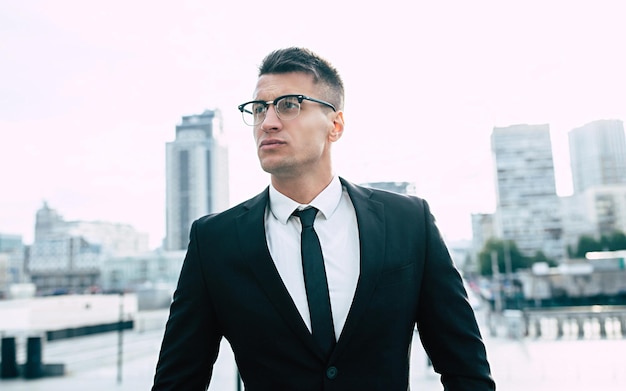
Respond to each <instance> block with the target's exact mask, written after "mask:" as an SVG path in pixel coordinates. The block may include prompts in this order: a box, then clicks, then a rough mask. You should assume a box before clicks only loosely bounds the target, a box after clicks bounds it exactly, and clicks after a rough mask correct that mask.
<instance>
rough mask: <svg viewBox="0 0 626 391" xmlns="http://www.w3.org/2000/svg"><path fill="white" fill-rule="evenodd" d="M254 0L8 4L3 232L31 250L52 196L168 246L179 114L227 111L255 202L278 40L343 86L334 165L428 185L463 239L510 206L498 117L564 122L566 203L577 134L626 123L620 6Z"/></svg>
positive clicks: (560, 143) (559, 130) (2, 93)
mask: <svg viewBox="0 0 626 391" xmlns="http://www.w3.org/2000/svg"><path fill="white" fill-rule="evenodd" d="M504 3H506V4H504ZM253 4H255V3H247V2H246V1H244V2H243V3H242V2H238V3H236V4H227V3H224V4H211V5H207V4H205V3H203V2H201V1H188V2H186V3H184V4H182V5H178V4H168V5H163V4H153V3H150V2H142V1H139V2H133V3H132V4H127V3H125V2H120V1H112V2H110V3H107V6H106V8H104V9H101V10H99V11H98V12H94V11H93V10H92V8H91V7H90V6H89V5H87V4H83V3H82V2H79V1H68V0H65V1H60V2H55V3H54V4H51V3H46V2H43V1H41V2H37V1H34V2H28V3H23V2H17V1H9V2H4V3H3V4H2V5H0V45H1V46H2V48H3V51H5V52H6V53H9V54H10V55H9V56H7V58H6V59H5V60H4V61H3V63H2V65H0V67H1V69H2V70H3V72H2V73H1V75H0V84H2V85H3V88H2V89H1V90H0V102H2V105H0V132H1V134H2V136H3V137H2V139H1V140H2V141H1V142H0V170H1V177H2V178H3V185H2V191H1V192H0V232H3V233H13V234H20V235H22V236H23V237H24V240H25V242H27V243H29V242H31V241H32V237H33V234H34V220H35V213H36V211H37V209H38V208H39V207H40V206H41V204H42V203H43V201H44V200H47V201H48V202H49V204H50V205H51V206H52V207H54V208H55V209H57V210H58V211H59V212H60V213H62V214H63V215H64V216H65V217H66V218H67V219H69V220H86V221H92V220H103V221H111V222H122V223H128V224H131V225H132V226H133V227H135V228H136V229H137V230H138V231H141V232H148V233H149V234H150V240H151V245H152V246H155V245H158V244H160V242H161V240H162V239H163V237H164V236H165V145H166V143H167V142H170V141H173V140H174V135H175V127H176V125H177V124H178V122H179V119H180V117H181V116H185V115H190V114H193V113H200V112H203V111H204V110H205V109H215V108H217V109H219V110H221V111H222V113H223V115H224V130H225V132H226V135H227V137H228V141H229V156H230V162H229V165H230V175H229V176H230V178H231V182H230V193H231V197H230V198H231V204H232V205H234V204H236V203H238V202H240V201H243V200H245V199H246V198H248V197H250V196H253V195H255V194H257V193H258V192H260V191H261V190H262V189H263V188H264V187H265V186H266V185H267V183H268V177H267V175H266V174H265V173H263V172H262V171H261V169H260V168H259V166H258V163H257V160H256V155H255V151H254V145H253V141H252V135H251V131H250V129H249V128H248V127H246V126H245V125H244V124H243V123H242V121H241V119H240V117H239V112H238V111H237V109H236V106H237V104H239V103H241V102H243V101H245V100H247V99H248V98H250V96H251V94H252V90H253V89H254V85H255V81H256V67H257V66H258V64H259V63H260V61H261V59H262V57H263V56H264V55H265V54H267V53H268V52H269V51H271V50H273V49H276V48H279V47H285V46H292V45H294V46H306V47H310V48H311V49H313V50H314V51H316V52H318V53H319V54H320V55H322V56H324V57H327V58H328V59H329V60H330V61H331V62H332V63H333V64H334V65H336V66H337V68H338V69H339V71H340V73H341V74H342V76H343V78H344V82H345V85H346V108H345V113H346V134H345V136H344V138H343V139H342V140H340V141H339V143H338V144H337V145H336V147H335V163H336V173H337V174H339V175H341V176H343V177H345V178H347V179H348V180H350V181H352V182H356V183H362V182H376V181H408V182H415V184H416V194H417V195H419V196H422V197H424V198H426V199H427V200H428V201H429V203H430V204H431V206H432V210H433V213H434V214H435V216H436V217H437V219H438V221H439V225H440V228H441V230H442V232H443V233H444V235H445V236H446V237H447V238H449V239H454V240H456V239H461V238H467V239H469V238H470V237H471V219H470V214H471V213H480V212H487V213H490V212H493V211H494V210H495V187H494V178H493V161H492V157H491V152H490V145H489V140H490V134H491V132H492V130H493V128H494V127H502V126H510V125H515V124H549V126H550V131H551V137H552V144H553V148H554V163H555V171H556V176H557V178H556V182H557V189H558V192H559V195H567V194H570V193H571V174H570V168H569V155H568V151H567V149H568V143H567V133H568V132H569V131H570V130H572V129H574V128H577V127H580V126H583V125H585V124H587V123H589V122H593V121H596V120H602V119H618V120H626V105H624V104H623V102H624V101H625V100H624V98H623V94H624V91H626V74H625V73H626V72H624V69H626V56H624V55H623V54H624V53H623V49H622V46H623V45H622V44H621V37H623V36H624V35H625V34H626V26H624V24H623V23H622V22H621V18H620V15H623V11H624V10H626V6H624V5H622V4H620V3H619V2H612V1H600V2H595V3H594V4H589V5H586V4H570V2H566V1H555V2H550V3H549V4H545V2H540V1H529V2H524V4H514V3H509V2H499V1H495V0H491V1H485V0H482V1H478V2H474V3H471V4H466V3H464V2H461V1H457V2H455V1H448V2H442V3H441V4H430V3H421V2H420V3H414V4H410V5H409V4H405V2H402V1H397V0H393V1H391V2H387V3H385V8H381V7H380V6H377V7H372V6H371V5H370V4H369V3H363V4H361V5H360V9H359V10H358V12H355V10H354V9H353V7H354V6H351V5H347V4H335V2H332V1H326V0H323V1H321V2H318V3H316V5H315V7H310V6H308V7H307V6H306V5H304V4H290V5H289V7H291V8H290V9H281V8H280V7H278V8H277V7H270V6H267V7H263V8H262V9H256V8H254V7H252V5H253ZM330 13H333V14H334V15H337V17H336V19H333V18H331V17H330V16H329V14H330ZM325 19H328V20H330V19H332V20H333V23H337V25H336V26H333V27H331V28H328V27H326V23H322V21H323V20H325ZM286 21H287V22H291V23H285V22H286ZM261 22H263V23H261ZM264 22H268V23H264ZM348 25H349V26H354V27H350V28H349V29H346V28H345V26H348ZM261 26H262V27H261ZM284 26H287V27H284ZM285 28H287V29H288V30H289V29H293V32H292V33H287V34H281V33H276V34H272V33H273V32H279V31H282V30H283V29H285ZM344 30H345V32H342V33H340V32H339V31H344ZM260 35H262V36H263V37H267V38H264V39H262V40H257V39H253V37H256V36H260ZM273 35H276V36H275V37H274V36H273Z"/></svg>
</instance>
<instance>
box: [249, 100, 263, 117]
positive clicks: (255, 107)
mask: <svg viewBox="0 0 626 391" xmlns="http://www.w3.org/2000/svg"><path fill="white" fill-rule="evenodd" d="M265 107H266V105H265V103H253V104H252V110H251V112H252V114H254V115H259V114H263V113H264V112H265Z"/></svg>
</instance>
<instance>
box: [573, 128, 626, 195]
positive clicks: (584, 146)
mask: <svg viewBox="0 0 626 391" xmlns="http://www.w3.org/2000/svg"><path fill="white" fill-rule="evenodd" d="M569 149H570V162H571V167H572V180H573V185H574V193H575V194H580V193H583V192H584V191H585V190H586V189H588V188H590V187H593V186H599V185H618V184H626V135H625V134H624V124H623V122H622V121H620V120H599V121H594V122H590V123H588V124H586V125H584V126H581V127H579V128H576V129H573V130H571V131H570V132H569Z"/></svg>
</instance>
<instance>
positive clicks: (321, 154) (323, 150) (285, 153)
mask: <svg viewBox="0 0 626 391" xmlns="http://www.w3.org/2000/svg"><path fill="white" fill-rule="evenodd" d="M287 94H302V95H306V96H309V97H312V98H317V99H324V97H323V96H320V95H321V93H320V86H319V85H316V84H314V83H313V76H311V75H308V74H306V73H300V72H292V73H284V74H266V75H262V76H261V77H259V79H258V81H257V85H256V89H255V91H254V97H253V99H255V100H264V101H272V100H274V99H275V98H277V97H279V96H282V95H287ZM342 115H343V114H342V113H336V112H334V111H332V110H330V109H328V108H326V107H324V106H323V105H320V104H319V103H316V102H311V101H308V100H304V101H302V103H301V108H300V114H299V115H298V116H297V117H296V118H294V119H290V120H281V119H280V118H278V116H277V115H276V110H275V108H274V106H273V105H270V106H269V107H268V109H267V114H266V117H265V119H264V120H263V122H261V123H260V124H259V125H256V126H254V138H255V141H256V147H257V154H258V157H259V162H260V163H261V167H262V168H263V170H264V171H266V172H268V173H270V174H272V176H273V177H275V178H289V177H295V176H303V175H317V174H318V173H323V172H325V171H328V170H331V159H330V145H331V143H332V142H334V141H336V140H338V139H339V137H341V132H342V131H343V117H342Z"/></svg>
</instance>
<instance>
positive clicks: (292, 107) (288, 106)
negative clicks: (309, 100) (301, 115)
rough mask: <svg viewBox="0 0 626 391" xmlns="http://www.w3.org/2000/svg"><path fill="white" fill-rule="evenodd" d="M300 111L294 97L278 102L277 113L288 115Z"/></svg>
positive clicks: (298, 103) (296, 99)
mask: <svg viewBox="0 0 626 391" xmlns="http://www.w3.org/2000/svg"><path fill="white" fill-rule="evenodd" d="M298 110H300V102H298V98H296V97H295V96H287V97H284V98H283V99H281V100H279V101H278V111H280V112H282V113H289V112H294V111H298Z"/></svg>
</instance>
